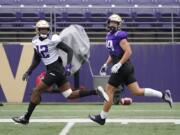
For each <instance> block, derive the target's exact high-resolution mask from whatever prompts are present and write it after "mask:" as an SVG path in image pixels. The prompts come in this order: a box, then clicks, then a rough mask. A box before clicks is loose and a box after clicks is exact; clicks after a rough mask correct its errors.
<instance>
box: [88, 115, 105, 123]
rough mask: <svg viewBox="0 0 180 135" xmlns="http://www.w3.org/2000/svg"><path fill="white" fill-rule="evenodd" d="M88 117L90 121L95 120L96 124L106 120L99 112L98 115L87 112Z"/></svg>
mask: <svg viewBox="0 0 180 135" xmlns="http://www.w3.org/2000/svg"><path fill="white" fill-rule="evenodd" d="M89 118H90V119H91V120H92V121H94V122H96V123H98V124H100V125H104V124H105V122H106V119H102V118H101V116H100V114H99V115H91V114H89Z"/></svg>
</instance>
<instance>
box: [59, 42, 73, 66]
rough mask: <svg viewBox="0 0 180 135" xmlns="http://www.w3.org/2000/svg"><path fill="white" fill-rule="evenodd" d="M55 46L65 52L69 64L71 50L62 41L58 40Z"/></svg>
mask: <svg viewBox="0 0 180 135" xmlns="http://www.w3.org/2000/svg"><path fill="white" fill-rule="evenodd" d="M56 47H57V48H59V49H61V50H63V51H64V52H66V53H67V64H71V62H72V58H73V50H72V49H71V48H70V47H69V46H68V45H67V44H65V43H64V42H60V43H59V44H58V45H57V46H56Z"/></svg>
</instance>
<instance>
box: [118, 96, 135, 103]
mask: <svg viewBox="0 0 180 135" xmlns="http://www.w3.org/2000/svg"><path fill="white" fill-rule="evenodd" d="M120 103H121V105H131V104H132V98H129V97H125V98H121V100H120Z"/></svg>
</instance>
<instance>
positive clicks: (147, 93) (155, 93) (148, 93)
mask: <svg viewBox="0 0 180 135" xmlns="http://www.w3.org/2000/svg"><path fill="white" fill-rule="evenodd" d="M144 96H147V97H158V98H162V97H163V93H162V92H160V91H157V90H154V89H151V88H145V89H144Z"/></svg>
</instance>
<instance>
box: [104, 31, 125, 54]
mask: <svg viewBox="0 0 180 135" xmlns="http://www.w3.org/2000/svg"><path fill="white" fill-rule="evenodd" d="M127 37H128V35H127V32H125V31H117V32H114V33H112V32H109V33H107V35H106V47H107V49H108V51H109V54H110V55H115V56H122V53H124V51H123V50H122V48H121V47H120V45H119V42H120V41H121V40H122V39H126V38H127Z"/></svg>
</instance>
